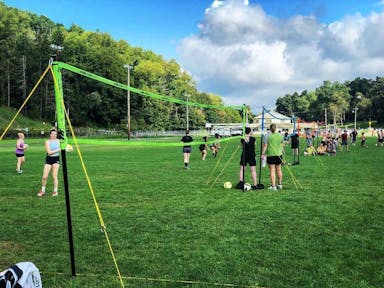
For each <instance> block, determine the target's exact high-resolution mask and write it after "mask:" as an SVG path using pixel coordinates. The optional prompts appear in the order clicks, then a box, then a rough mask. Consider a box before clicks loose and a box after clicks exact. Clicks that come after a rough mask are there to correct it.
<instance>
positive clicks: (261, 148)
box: [258, 106, 264, 184]
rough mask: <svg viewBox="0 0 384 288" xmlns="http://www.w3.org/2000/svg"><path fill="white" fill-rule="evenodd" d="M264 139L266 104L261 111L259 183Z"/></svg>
mask: <svg viewBox="0 0 384 288" xmlns="http://www.w3.org/2000/svg"><path fill="white" fill-rule="evenodd" d="M263 141H264V106H263V110H262V111H261V133H260V157H259V182H258V184H260V183H261V168H262V167H261V166H262V165H261V162H262V160H263V159H262V155H261V153H262V152H263Z"/></svg>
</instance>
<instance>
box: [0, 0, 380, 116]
mask: <svg viewBox="0 0 384 288" xmlns="http://www.w3.org/2000/svg"><path fill="white" fill-rule="evenodd" d="M3 2H4V3H5V4H6V5H8V6H11V7H15V8H18V9H21V10H28V11H30V12H33V13H36V14H38V15H45V16H47V17H48V18H50V19H52V20H53V21H54V22H58V23H62V24H64V26H65V27H67V28H68V27H69V26H70V25H71V24H76V25H79V26H81V27H83V28H84V29H85V30H90V31H96V30H97V29H98V30H99V31H100V32H106V33H109V34H110V35H112V37H113V38H114V39H115V40H119V39H124V40H126V41H127V42H128V43H130V44H131V45H133V46H140V47H142V48H144V49H149V50H152V51H154V52H155V53H157V54H161V55H163V56H164V57H165V58H166V59H170V58H175V59H176V60H177V61H178V63H179V64H180V65H181V66H182V67H183V69H185V70H186V71H188V72H190V73H191V75H192V77H193V78H194V79H195V81H196V83H197V86H198V89H199V90H200V91H204V92H212V93H215V94H218V95H220V96H222V97H223V99H224V100H225V103H226V104H243V103H246V104H249V105H251V106H252V107H253V108H254V110H257V109H259V107H261V106H267V107H269V108H273V107H274V103H275V101H276V98H277V97H279V96H284V95H285V94H286V93H293V92H295V91H297V92H301V91H302V90H304V89H307V90H311V89H314V88H315V87H317V86H319V85H321V83H322V81H323V80H331V81H345V80H353V79H354V78H355V77H367V78H375V77H376V76H382V75H383V73H384V70H383V69H384V68H382V67H384V56H381V53H382V51H384V44H381V43H384V41H377V39H384V32H382V31H384V14H383V7H384V0H364V1H362V0H341V1H335V0H334V1H332V0H325V1H324V0H323V1H320V0H291V1H290V0H262V1H256V0H222V1H219V0H109V1H105V0H104V1H101V0H93V1H91V0H57V1H46V0H44V1H43V0H34V1H27V0H3ZM208 8H209V9H208ZM378 42H381V43H378ZM229 80H230V81H229Z"/></svg>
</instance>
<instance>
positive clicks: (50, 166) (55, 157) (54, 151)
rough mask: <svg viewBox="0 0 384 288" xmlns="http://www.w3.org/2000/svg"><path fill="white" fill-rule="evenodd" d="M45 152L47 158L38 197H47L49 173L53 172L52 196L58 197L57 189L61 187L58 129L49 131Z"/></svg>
mask: <svg viewBox="0 0 384 288" xmlns="http://www.w3.org/2000/svg"><path fill="white" fill-rule="evenodd" d="M45 151H47V156H46V157H45V165H44V170H43V178H42V179H41V190H40V191H39V193H37V196H39V197H42V196H44V195H45V187H46V184H47V179H48V175H49V172H51V170H52V178H53V192H52V196H57V195H58V194H57V189H58V186H59V180H58V179H57V174H58V172H59V167H60V156H59V155H60V141H59V139H57V131H56V129H51V131H49V140H47V141H45Z"/></svg>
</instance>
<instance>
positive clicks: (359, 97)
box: [352, 95, 361, 130]
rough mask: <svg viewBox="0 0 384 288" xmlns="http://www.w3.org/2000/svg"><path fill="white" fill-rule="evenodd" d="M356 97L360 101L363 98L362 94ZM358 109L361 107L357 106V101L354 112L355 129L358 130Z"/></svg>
mask: <svg viewBox="0 0 384 288" xmlns="http://www.w3.org/2000/svg"><path fill="white" fill-rule="evenodd" d="M356 99H357V101H356V102H358V101H360V100H361V95H357V97H356ZM358 109H359V108H357V103H356V104H355V109H354V111H352V112H353V113H355V130H356V121H357V110H358Z"/></svg>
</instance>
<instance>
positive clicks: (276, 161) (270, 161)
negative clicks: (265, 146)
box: [267, 156, 283, 165]
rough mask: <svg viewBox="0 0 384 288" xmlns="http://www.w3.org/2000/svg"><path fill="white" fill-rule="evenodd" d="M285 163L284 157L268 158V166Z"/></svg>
mask: <svg viewBox="0 0 384 288" xmlns="http://www.w3.org/2000/svg"><path fill="white" fill-rule="evenodd" d="M281 163H283V160H282V156H268V157H267V164H272V165H280V164H281Z"/></svg>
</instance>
